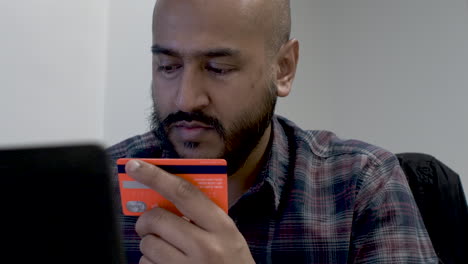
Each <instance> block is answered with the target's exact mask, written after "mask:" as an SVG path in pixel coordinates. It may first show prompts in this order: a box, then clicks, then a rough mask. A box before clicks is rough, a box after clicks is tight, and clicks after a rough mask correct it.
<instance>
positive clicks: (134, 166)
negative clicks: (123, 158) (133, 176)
mask: <svg viewBox="0 0 468 264" xmlns="http://www.w3.org/2000/svg"><path fill="white" fill-rule="evenodd" d="M140 167H141V164H140V162H139V161H138V160H130V161H129V162H127V166H126V169H127V171H129V172H134V171H136V170H138V169H139V168H140Z"/></svg>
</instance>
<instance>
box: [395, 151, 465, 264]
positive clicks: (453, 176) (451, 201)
mask: <svg viewBox="0 0 468 264" xmlns="http://www.w3.org/2000/svg"><path fill="white" fill-rule="evenodd" d="M396 156H397V158H398V160H399V162H400V165H401V167H402V169H403V171H404V172H405V174H406V177H407V179H408V183H409V186H410V188H411V190H412V192H413V195H414V198H415V200H416V203H417V205H418V207H419V210H420V212H421V215H422V218H423V221H424V224H425V226H426V229H427V231H428V233H429V236H430V238H431V241H432V244H433V246H434V249H435V251H436V253H437V254H438V256H439V259H440V261H441V263H444V264H452V263H454V264H455V263H468V206H467V203H466V198H465V193H464V190H463V186H462V184H461V182H460V176H459V175H458V174H457V173H456V172H454V171H453V170H452V169H450V168H449V167H447V166H446V165H445V164H444V163H442V162H441V161H439V160H438V159H436V158H435V157H433V156H431V155H427V154H423V153H398V154H396Z"/></svg>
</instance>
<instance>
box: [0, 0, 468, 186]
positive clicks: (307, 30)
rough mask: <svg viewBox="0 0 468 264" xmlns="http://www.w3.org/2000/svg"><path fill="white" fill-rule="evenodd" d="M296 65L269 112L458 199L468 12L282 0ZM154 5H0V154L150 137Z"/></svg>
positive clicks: (400, 2)
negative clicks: (453, 184)
mask: <svg viewBox="0 0 468 264" xmlns="http://www.w3.org/2000/svg"><path fill="white" fill-rule="evenodd" d="M291 2H292V13H293V34H292V36H293V37H294V38H297V39H299V41H300V44H301V56H300V61H299V68H298V73H297V78H296V81H295V83H294V88H293V92H292V94H291V95H290V96H289V97H287V98H283V99H280V100H279V105H278V108H277V113H279V114H281V115H284V116H286V117H288V118H289V119H291V120H293V121H295V122H296V123H297V124H298V125H300V126H302V127H303V128H307V129H326V130H331V131H333V132H335V133H336V134H337V135H338V136H340V137H342V138H355V139H360V140H364V141H367V142H370V143H373V144H376V145H378V146H381V147H383V148H386V149H388V150H390V151H392V152H395V153H398V152H424V153H428V154H431V155H434V156H435V157H436V158H438V159H440V160H442V161H443V162H444V163H446V164H447V165H448V166H450V167H451V168H453V169H454V170H455V171H457V172H458V173H459V174H460V175H461V178H462V181H463V183H464V186H465V192H466V189H468V156H467V155H466V153H465V151H466V150H467V149H468V139H467V136H468V118H467V116H468V103H467V99H468V2H467V1H466V0H391V1H389V0H291ZM153 5H154V0H152V1H128V0H100V1H95V0H80V1H72V0H41V1H35V0H22V1H6V0H1V2H0V33H1V41H0V83H1V90H0V91H1V93H0V110H1V111H0V128H1V130H0V147H10V146H18V145H22V146H23V145H31V144H45V143H54V144H60V143H64V142H67V143H68V142H89V141H92V142H98V143H100V144H102V145H104V146H109V145H111V144H114V143H116V142H118V141H120V140H123V139H125V138H127V137H130V136H133V135H136V134H141V133H144V132H145V131H147V130H148V116H149V114H150V113H151V100H150V82H151V53H150V46H151V16H152V9H153Z"/></svg>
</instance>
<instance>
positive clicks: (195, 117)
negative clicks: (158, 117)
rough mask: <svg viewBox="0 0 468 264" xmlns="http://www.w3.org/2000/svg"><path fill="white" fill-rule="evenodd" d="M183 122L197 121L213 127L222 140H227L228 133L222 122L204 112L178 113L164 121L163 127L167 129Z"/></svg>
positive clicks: (170, 115)
mask: <svg viewBox="0 0 468 264" xmlns="http://www.w3.org/2000/svg"><path fill="white" fill-rule="evenodd" d="M181 121H186V122H191V121H197V122H200V123H203V124H206V125H208V126H210V127H213V128H214V129H215V130H216V131H217V132H218V134H220V136H221V137H222V138H225V136H226V131H225V129H224V127H223V125H222V124H221V122H220V121H219V120H218V119H216V118H214V117H211V116H209V115H206V114H204V113H203V112H182V111H178V112H176V113H172V114H169V115H168V116H167V117H166V118H165V119H164V120H163V121H162V125H163V126H164V127H165V128H169V127H170V125H172V124H174V123H177V122H181Z"/></svg>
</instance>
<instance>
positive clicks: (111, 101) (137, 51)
mask: <svg viewBox="0 0 468 264" xmlns="http://www.w3.org/2000/svg"><path fill="white" fill-rule="evenodd" d="M155 2H156V1H155V0H151V1H137V2H136V1H128V0H112V1H111V7H110V23H109V24H110V30H109V47H108V54H109V60H108V75H107V80H108V85H107V92H106V100H105V106H106V107H105V122H104V141H105V142H106V143H107V144H108V145H110V144H113V143H116V142H118V141H121V140H123V139H125V138H128V137H131V136H134V135H135V134H139V133H142V132H145V131H147V130H148V127H149V126H148V117H149V115H150V114H151V108H152V103H151V90H150V85H151V42H152V40H151V39H152V36H151V23H152V13H153V7H154V3H155Z"/></svg>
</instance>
